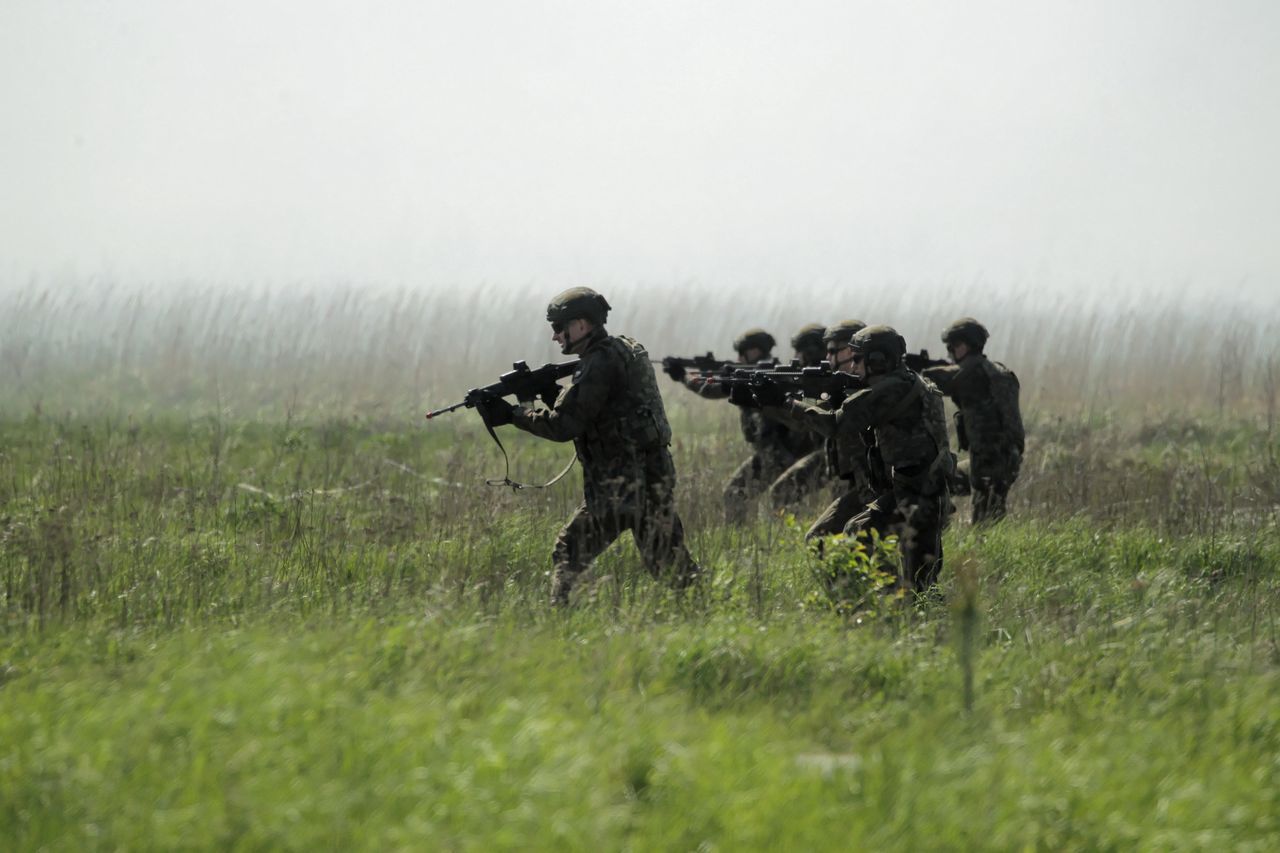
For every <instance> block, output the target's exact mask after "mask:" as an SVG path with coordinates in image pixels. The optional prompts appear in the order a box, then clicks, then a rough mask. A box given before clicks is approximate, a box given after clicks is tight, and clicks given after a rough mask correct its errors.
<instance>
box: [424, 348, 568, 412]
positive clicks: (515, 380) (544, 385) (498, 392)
mask: <svg viewBox="0 0 1280 853" xmlns="http://www.w3.org/2000/svg"><path fill="white" fill-rule="evenodd" d="M511 368H512V369H511V370H509V371H507V372H506V373H503V374H502V375H501V376H499V377H498V381H497V382H494V383H493V384H492V385H485V386H484V387H483V388H472V389H471V390H470V391H468V392H467V394H466V396H465V397H463V398H462V400H461V401H459V402H457V403H454V404H453V405H452V406H445V407H444V408H443V409H436V410H435V411H434V412H427V420H431V419H432V418H436V417H439V416H440V415H446V414H448V413H449V412H452V411H454V410H456V409H461V408H462V407H463V406H465V407H467V408H468V409H474V408H475V407H476V405H477V404H479V403H481V402H483V401H484V400H491V399H493V398H495V397H515V398H516V399H517V400H518V401H520V402H521V403H532V402H533V401H534V400H539V399H540V400H542V402H544V403H546V404H547V405H548V406H553V405H555V402H556V396H557V395H558V394H559V393H560V386H559V385H557V384H556V381H557V380H560V379H563V378H564V377H566V376H571V375H572V374H573V372H574V371H575V370H577V369H578V359H576V358H575V359H574V360H573V361H562V362H559V363H552V364H544V365H542V367H539V368H537V369H534V370H530V369H529V365H528V364H526V363H525V362H523V361H517V362H516V363H515V364H513V365H511Z"/></svg>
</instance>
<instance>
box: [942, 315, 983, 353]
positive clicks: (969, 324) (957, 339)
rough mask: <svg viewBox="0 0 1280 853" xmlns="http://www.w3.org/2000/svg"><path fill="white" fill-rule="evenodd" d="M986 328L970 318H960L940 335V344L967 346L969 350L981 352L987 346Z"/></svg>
mask: <svg viewBox="0 0 1280 853" xmlns="http://www.w3.org/2000/svg"><path fill="white" fill-rule="evenodd" d="M987 337H988V335H987V327H986V326H984V325H982V324H981V323H979V322H978V321H977V320H975V319H973V318H972V317H961V318H960V319H959V320H956V321H955V322H954V323H952V324H951V325H950V326H947V328H946V330H945V331H944V332H943V333H942V342H943V343H944V344H946V345H947V346H951V345H952V344H953V343H962V344H968V346H969V348H970V349H975V350H981V349H982V348H983V347H984V346H986V344H987Z"/></svg>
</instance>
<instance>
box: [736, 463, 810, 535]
mask: <svg viewBox="0 0 1280 853" xmlns="http://www.w3.org/2000/svg"><path fill="white" fill-rule="evenodd" d="M795 461H796V457H795V456H794V455H793V454H791V453H789V452H787V451H785V450H782V449H766V450H757V451H756V452H755V453H753V454H751V456H749V457H748V458H747V459H746V460H745V461H744V462H743V463H742V464H741V465H739V466H738V468H737V470H736V471H734V472H733V476H732V477H730V478H729V482H728V483H727V484H725V487H724V517H725V521H727V522H729V523H730V524H741V523H742V522H744V521H746V520H747V518H748V517H749V516H750V515H751V513H752V510H753V507H754V505H755V501H756V499H757V498H759V497H760V495H762V494H763V493H764V491H765V490H766V489H767V488H769V484H770V483H772V482H773V481H774V480H776V479H778V477H779V476H780V475H781V474H782V472H783V471H786V470H787V469H788V468H789V467H791V465H792V463H794V462H795Z"/></svg>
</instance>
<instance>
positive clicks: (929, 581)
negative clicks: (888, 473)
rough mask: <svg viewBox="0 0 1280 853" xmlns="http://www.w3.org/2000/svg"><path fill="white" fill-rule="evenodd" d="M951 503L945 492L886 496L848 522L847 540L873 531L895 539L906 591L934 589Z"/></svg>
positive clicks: (878, 498)
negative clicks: (943, 531) (849, 537)
mask: <svg viewBox="0 0 1280 853" xmlns="http://www.w3.org/2000/svg"><path fill="white" fill-rule="evenodd" d="M949 506H950V499H949V497H948V496H947V493H946V491H945V490H944V491H942V492H940V493H938V494H935V495H921V494H907V493H896V494H895V493H894V492H886V493H884V494H881V495H879V496H878V497H877V498H876V499H875V500H873V501H872V502H871V503H869V504H867V506H866V508H865V509H863V510H862V511H861V512H859V513H858V514H857V515H855V516H854V517H853V518H851V519H850V520H849V523H848V524H847V525H846V526H845V529H844V532H845V533H846V534H848V535H849V536H856V535H857V534H859V533H870V532H871V531H873V530H874V531H875V532H876V533H877V534H879V535H880V536H881V537H885V536H890V535H895V536H897V537H898V550H899V552H900V553H901V554H902V577H901V580H902V583H903V585H904V586H906V587H907V588H909V589H915V590H918V591H920V590H925V589H928V588H929V587H931V586H933V584H934V583H936V582H937V580H938V575H939V574H940V573H941V571H942V528H943V526H944V525H945V524H946V521H947V513H948V508H949Z"/></svg>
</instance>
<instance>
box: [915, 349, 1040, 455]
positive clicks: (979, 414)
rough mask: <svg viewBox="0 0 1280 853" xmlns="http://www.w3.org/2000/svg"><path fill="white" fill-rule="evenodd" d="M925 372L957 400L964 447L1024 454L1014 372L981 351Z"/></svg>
mask: <svg viewBox="0 0 1280 853" xmlns="http://www.w3.org/2000/svg"><path fill="white" fill-rule="evenodd" d="M922 373H923V375H924V376H925V377H927V378H928V379H930V380H931V381H933V382H934V383H936V384H937V386H938V387H939V388H940V389H942V393H944V394H946V395H947V396H948V397H950V398H951V399H952V400H953V401H954V402H955V404H956V408H957V409H958V410H959V411H958V412H957V413H956V433H957V436H958V438H959V440H960V449H961V450H970V451H972V452H973V453H975V454H977V455H979V456H983V455H995V456H1007V455H1012V454H1016V455H1017V456H1018V457H1021V456H1022V454H1023V452H1024V451H1025V450H1026V446H1025V442H1026V439H1025V434H1024V432H1023V428H1022V412H1021V410H1020V408H1019V406H1018V391H1019V385H1018V377H1017V376H1016V375H1014V373H1013V371H1011V370H1009V369H1008V368H1007V367H1005V366H1004V365H1003V364H1000V363H999V362H996V361H991V360H990V359H989V358H987V357H986V356H985V355H983V354H982V353H971V354H969V355H967V356H965V357H964V358H963V359H962V360H961V361H960V363H959V364H948V365H944V366H942V367H929V368H926V369H925V370H924V371H922Z"/></svg>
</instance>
